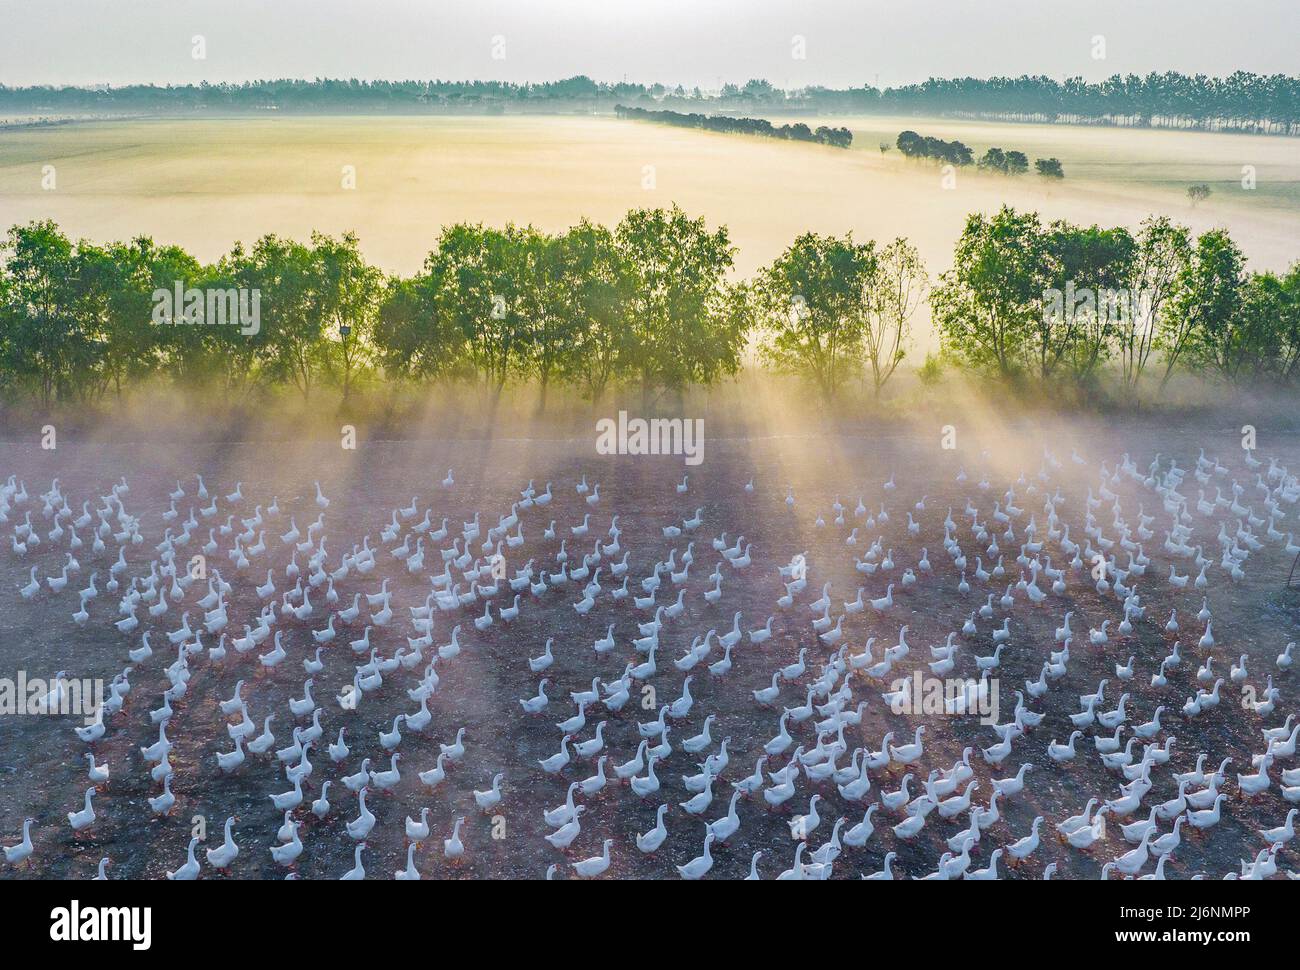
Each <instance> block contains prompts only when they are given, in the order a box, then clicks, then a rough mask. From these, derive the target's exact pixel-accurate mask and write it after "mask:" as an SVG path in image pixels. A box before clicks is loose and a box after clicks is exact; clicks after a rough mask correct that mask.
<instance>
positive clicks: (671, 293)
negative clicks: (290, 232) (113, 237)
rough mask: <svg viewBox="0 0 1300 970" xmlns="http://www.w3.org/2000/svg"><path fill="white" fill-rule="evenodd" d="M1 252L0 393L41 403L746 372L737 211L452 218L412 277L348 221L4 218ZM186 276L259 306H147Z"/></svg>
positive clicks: (640, 382) (186, 285)
mask: <svg viewBox="0 0 1300 970" xmlns="http://www.w3.org/2000/svg"><path fill="white" fill-rule="evenodd" d="M4 256H5V262H4V266H3V272H0V395H3V394H8V395H20V394H29V395H31V396H32V397H33V398H34V399H35V400H37V401H38V402H39V403H40V404H42V405H45V406H48V405H50V404H52V403H54V402H56V401H58V402H79V401H88V400H95V399H97V398H100V397H102V396H103V395H104V394H106V393H109V392H119V393H120V392H121V391H122V390H123V389H124V388H125V387H127V386H129V385H130V384H131V383H133V382H138V381H143V380H145V379H148V378H152V377H156V376H167V377H170V378H173V379H175V380H177V381H178V382H180V383H183V384H185V385H186V386H202V385H208V384H215V385H218V386H220V387H221V388H223V389H224V390H225V391H226V392H227V393H228V394H232V395H238V394H249V393H252V392H254V391H256V390H258V389H262V388H268V387H272V386H275V385H288V386H291V387H293V388H296V389H297V391H298V392H299V393H300V394H301V395H302V396H303V398H304V399H306V398H309V397H310V396H311V394H312V393H313V391H314V390H315V389H316V387H317V386H318V385H319V384H321V383H322V382H328V383H330V384H332V385H334V386H337V387H338V388H340V389H341V390H342V394H343V397H344V400H345V401H346V400H347V399H348V398H349V396H350V395H351V394H352V392H353V391H354V389H355V388H356V386H357V384H358V383H359V382H360V381H362V380H364V379H367V378H372V377H375V376H377V375H384V376H386V377H388V378H390V379H409V380H413V381H420V382H429V381H440V380H458V379H473V378H478V379H481V380H482V381H483V382H484V383H485V385H486V386H487V387H488V388H489V390H490V391H491V392H492V393H493V394H494V395H495V394H499V393H500V391H501V390H502V388H504V387H505V385H506V384H507V383H508V382H512V381H535V382H537V383H538V384H539V385H540V388H541V391H542V395H543V397H542V401H543V403H544V402H545V394H546V392H547V390H548V389H549V388H550V387H551V386H552V385H553V384H556V383H564V384H567V385H571V386H574V387H577V388H578V389H580V390H581V391H582V392H583V393H584V394H586V395H588V396H590V397H592V398H599V397H600V396H601V395H602V394H604V392H605V391H606V390H607V389H608V388H609V387H610V386H611V385H612V384H614V383H619V384H632V385H636V386H639V387H640V388H641V390H642V392H643V394H644V395H645V396H646V397H647V399H648V398H650V397H651V396H654V395H658V394H661V393H663V392H665V391H669V392H674V391H681V390H683V389H684V388H686V387H687V386H689V385H693V384H710V383H713V382H715V381H717V380H718V379H719V378H720V377H722V376H724V375H727V374H732V373H735V372H736V371H737V370H738V369H739V367H740V361H741V354H742V351H743V348H744V344H745V339H746V333H747V331H748V317H747V314H746V312H745V306H746V295H745V294H746V291H745V288H744V287H742V286H738V285H734V284H729V283H728V282H727V280H726V276H727V273H728V271H729V270H730V269H731V267H732V257H733V247H732V246H731V243H730V241H729V238H728V234H727V231H726V229H725V228H721V229H717V230H709V229H708V228H707V227H706V226H705V225H704V221H703V220H702V219H690V218H688V217H687V216H686V215H685V213H683V212H682V211H681V210H679V209H677V208H673V209H671V210H664V209H644V210H636V211H633V212H629V213H628V215H627V216H626V217H625V218H624V219H623V221H622V222H620V223H619V225H618V226H617V227H615V228H614V229H612V230H611V229H608V228H606V227H603V226H598V225H593V224H591V223H588V222H585V221H584V222H581V223H579V224H578V225H576V226H574V227H572V228H571V229H569V230H568V231H566V232H564V233H560V234H558V235H550V234H547V233H543V232H540V231H538V230H536V229H534V228H532V227H518V226H507V227H506V228H504V229H496V228H489V227H485V226H481V225H466V224H458V225H453V226H449V227H447V228H446V229H444V230H443V232H442V234H441V236H440V238H439V239H438V244H437V248H436V249H435V250H434V251H433V252H432V253H430V254H429V256H428V258H427V260H426V261H425V264H424V268H423V270H422V271H421V272H419V273H417V274H416V275H415V276H413V277H409V278H402V277H396V276H386V275H385V274H383V273H382V272H380V271H379V270H378V269H377V268H375V267H374V266H372V265H370V264H369V263H367V262H366V261H365V259H364V258H363V257H362V255H361V253H360V251H359V249H358V244H357V239H356V237H355V236H353V235H350V234H349V235H344V236H342V237H331V236H324V235H320V234H314V235H313V236H312V238H311V240H310V242H309V243H300V242H295V241H292V240H286V239H282V238H280V237H277V236H266V237H264V238H262V239H260V240H258V242H257V243H256V244H255V245H254V246H252V248H249V249H245V248H244V247H243V246H236V247H235V248H234V250H232V251H231V252H230V253H229V254H228V255H226V256H224V257H223V258H222V259H220V260H218V261H217V262H216V263H214V264H212V265H202V264H200V263H199V262H198V261H197V260H195V259H194V258H193V257H192V256H190V255H189V254H188V253H186V252H185V251H183V250H182V249H180V248H178V247H163V246H158V245H157V244H155V243H154V242H153V241H152V240H149V239H145V238H140V239H136V240H133V241H131V242H129V243H113V244H111V245H108V246H99V245H96V244H93V243H88V242H80V243H76V244H74V243H73V242H72V241H70V240H69V239H68V238H67V237H66V236H65V235H64V234H63V233H62V232H60V231H59V229H58V227H57V226H55V225H54V224H53V223H50V222H36V223H32V224H30V225H26V226H18V227H14V228H13V229H12V230H11V231H10V233H9V235H8V239H7V242H6V244H5V247H4ZM178 285H179V286H180V287H181V288H182V289H183V290H192V291H197V292H199V293H200V294H202V293H213V292H216V293H224V292H233V291H240V290H242V291H255V292H256V293H258V294H259V297H260V302H259V306H260V320H259V322H258V325H257V326H256V327H248V328H243V329H241V328H240V327H236V326H216V325H211V321H210V320H209V321H208V325H186V324H185V323H176V324H175V325H159V324H158V323H155V322H154V319H155V315H154V313H153V308H154V305H155V303H156V301H157V297H158V296H159V295H161V294H170V293H171V292H172V291H173V290H174V288H175V287H177V286H178ZM178 316H179V315H178Z"/></svg>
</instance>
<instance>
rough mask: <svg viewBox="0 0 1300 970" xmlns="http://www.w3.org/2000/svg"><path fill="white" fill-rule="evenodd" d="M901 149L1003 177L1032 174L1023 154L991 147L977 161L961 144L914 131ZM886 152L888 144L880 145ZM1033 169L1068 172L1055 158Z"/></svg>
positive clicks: (904, 135) (1054, 174)
mask: <svg viewBox="0 0 1300 970" xmlns="http://www.w3.org/2000/svg"><path fill="white" fill-rule="evenodd" d="M895 144H897V146H898V150H899V151H900V152H902V153H903V154H904V155H905V156H907V157H908V158H930V159H934V160H936V161H940V162H944V163H946V164H949V165H957V166H964V165H971V164H978V166H979V168H981V169H983V170H984V171H987V172H999V173H1001V174H1003V175H1023V174H1024V173H1025V172H1028V171H1029V158H1028V156H1026V155H1025V153H1024V152H1021V151H1015V150H1014V149H1011V150H1003V149H1001V148H990V149H989V150H988V151H986V152H985V153H984V155H983V156H982V157H981V158H980V160H979V162H978V163H976V162H975V153H974V151H972V150H971V148H970V147H969V146H967V145H965V144H963V143H962V142H960V141H956V140H953V141H944V140H943V139H942V138H934V137H931V136H929V135H920V134H917V133H916V132H915V131H901V132H899V133H898V140H897V141H896V143H895ZM881 149H882V151H883V150H887V149H888V145H887V144H884V145H881ZM1034 170H1035V171H1037V172H1038V174H1039V175H1042V176H1045V177H1048V178H1064V177H1065V171H1064V169H1062V168H1061V162H1060V160H1059V159H1056V158H1039V159H1035V160H1034Z"/></svg>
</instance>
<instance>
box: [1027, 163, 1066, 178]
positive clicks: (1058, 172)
mask: <svg viewBox="0 0 1300 970" xmlns="http://www.w3.org/2000/svg"><path fill="white" fill-rule="evenodd" d="M1034 171H1036V172H1037V173H1038V174H1039V175H1041V176H1043V178H1052V179H1063V178H1065V170H1064V169H1063V168H1061V160H1060V159H1059V158H1036V159H1034Z"/></svg>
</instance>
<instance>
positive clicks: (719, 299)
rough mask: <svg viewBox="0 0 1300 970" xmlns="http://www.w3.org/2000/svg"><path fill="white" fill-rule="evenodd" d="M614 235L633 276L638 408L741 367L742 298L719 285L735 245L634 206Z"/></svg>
mask: <svg viewBox="0 0 1300 970" xmlns="http://www.w3.org/2000/svg"><path fill="white" fill-rule="evenodd" d="M614 238H615V241H616V244H617V246H618V249H619V251H620V253H621V255H622V259H623V261H624V264H625V265H626V266H627V268H628V272H629V274H630V276H631V283H632V288H631V293H632V298H631V301H630V304H629V306H628V315H627V319H628V321H629V322H630V352H629V356H628V372H629V373H630V374H633V375H635V376H636V378H637V379H638V381H639V382H640V385H641V394H642V401H643V404H644V405H645V406H647V407H649V406H650V404H651V403H652V401H651V397H652V394H654V392H656V391H658V392H660V393H662V392H663V391H672V392H675V393H678V394H680V393H681V392H682V391H683V390H684V389H685V388H686V386H687V385H688V384H692V383H695V384H710V383H712V382H713V381H715V380H717V379H718V378H720V377H722V376H724V375H726V374H734V373H735V372H736V371H737V370H738V369H739V367H740V352H741V350H742V349H743V347H744V341H745V334H746V332H747V330H748V326H749V323H748V319H747V318H746V315H745V313H744V309H743V308H744V305H745V301H744V300H743V298H742V296H741V294H740V293H739V292H737V291H735V290H732V289H728V288H727V287H726V286H724V282H725V276H726V273H727V271H728V270H730V269H731V266H732V255H733V252H734V250H733V248H732V246H731V241H730V239H729V238H728V236H727V230H726V229H725V228H720V229H718V230H716V231H713V232H710V231H709V230H708V229H707V228H706V227H705V225H704V220H703V219H691V218H689V217H688V216H687V215H686V214H685V213H684V212H682V210H681V209H679V208H677V206H673V207H672V208H671V209H634V210H633V211H631V212H629V213H628V214H627V215H626V216H625V217H624V218H623V220H622V221H621V222H620V223H619V224H618V228H617V229H616V230H615V233H614Z"/></svg>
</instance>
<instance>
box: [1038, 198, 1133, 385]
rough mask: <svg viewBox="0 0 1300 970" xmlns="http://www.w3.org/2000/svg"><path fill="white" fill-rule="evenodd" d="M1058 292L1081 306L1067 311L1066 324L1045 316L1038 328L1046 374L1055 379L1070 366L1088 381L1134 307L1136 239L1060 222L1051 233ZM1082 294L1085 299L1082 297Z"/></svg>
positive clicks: (1079, 378)
mask: <svg viewBox="0 0 1300 970" xmlns="http://www.w3.org/2000/svg"><path fill="white" fill-rule="evenodd" d="M1048 249H1049V252H1050V258H1051V262H1050V266H1051V272H1052V273H1053V274H1054V277H1053V281H1052V282H1053V288H1054V289H1055V290H1056V291H1057V292H1061V293H1062V295H1063V299H1062V305H1063V306H1064V305H1065V303H1066V299H1065V297H1066V296H1067V295H1068V294H1071V293H1073V295H1074V297H1075V299H1076V302H1075V303H1074V304H1073V305H1070V306H1067V307H1065V308H1066V309H1067V311H1068V312H1067V313H1066V314H1065V318H1064V319H1063V320H1053V319H1051V318H1050V315H1049V314H1045V315H1044V319H1043V321H1042V324H1041V325H1040V326H1039V328H1038V336H1039V345H1040V346H1039V351H1040V360H1041V362H1042V364H1041V372H1040V376H1041V377H1043V378H1044V379H1046V378H1048V377H1050V376H1051V375H1052V373H1053V372H1054V371H1055V369H1056V367H1057V365H1058V364H1062V363H1063V364H1064V365H1065V366H1066V367H1067V368H1068V369H1069V371H1070V373H1071V375H1072V376H1073V378H1074V379H1075V380H1076V381H1078V382H1085V381H1087V380H1089V379H1091V378H1092V377H1093V376H1095V374H1096V371H1097V369H1098V367H1099V366H1100V365H1101V364H1102V363H1103V362H1104V361H1105V360H1106V359H1107V357H1108V356H1109V355H1110V352H1111V349H1112V347H1113V346H1114V344H1115V342H1116V340H1117V338H1118V336H1119V334H1120V330H1121V327H1122V325H1121V320H1122V319H1124V318H1126V317H1128V316H1129V314H1130V312H1131V310H1132V308H1131V307H1130V305H1129V304H1130V302H1131V301H1130V300H1129V293H1128V282H1129V280H1130V278H1131V276H1132V260H1133V251H1134V241H1133V237H1132V236H1131V235H1130V234H1129V232H1128V230H1126V229H1123V228H1117V229H1102V228H1100V227H1098V226H1095V225H1094V226H1090V227H1087V228H1084V227H1080V226H1073V225H1071V224H1069V223H1067V222H1064V221H1058V222H1054V223H1053V224H1052V226H1051V230H1050V232H1049V234H1048ZM1080 294H1082V295H1083V299H1081V300H1079V299H1078V296H1079V295H1080Z"/></svg>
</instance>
